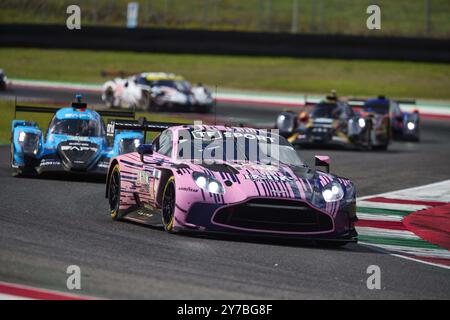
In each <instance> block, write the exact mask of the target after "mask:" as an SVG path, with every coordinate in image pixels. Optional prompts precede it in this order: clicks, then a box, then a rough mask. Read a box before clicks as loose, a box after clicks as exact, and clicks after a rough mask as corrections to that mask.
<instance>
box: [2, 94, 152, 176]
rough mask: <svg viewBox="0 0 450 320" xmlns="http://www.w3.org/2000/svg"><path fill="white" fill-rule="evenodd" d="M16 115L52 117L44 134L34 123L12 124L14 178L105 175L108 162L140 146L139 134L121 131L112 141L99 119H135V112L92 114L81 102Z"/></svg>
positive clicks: (26, 109) (20, 109)
mask: <svg viewBox="0 0 450 320" xmlns="http://www.w3.org/2000/svg"><path fill="white" fill-rule="evenodd" d="M15 111H16V113H17V112H38V113H54V116H53V117H52V119H51V121H50V123H49V125H48V129H47V131H45V132H44V131H43V130H42V129H41V128H39V126H38V124H37V123H36V122H34V121H26V120H13V121H12V129H11V168H12V170H13V175H21V174H26V175H29V174H31V175H33V174H42V173H47V172H72V173H89V174H100V175H105V174H106V171H107V168H108V165H109V160H110V159H111V158H112V157H115V156H117V155H120V154H124V153H129V152H134V151H135V150H136V147H137V146H138V145H139V144H141V143H142V142H143V139H144V136H143V133H142V132H141V131H132V130H123V131H121V132H119V133H117V134H115V135H114V136H113V137H112V138H110V137H109V136H108V135H107V130H106V127H105V123H104V121H103V118H102V116H108V117H124V118H134V112H116V111H108V110H104V111H94V110H92V109H89V108H87V105H86V103H83V102H81V96H80V95H77V102H73V103H72V105H71V106H70V107H67V108H62V109H56V108H51V107H31V106H16V109H15Z"/></svg>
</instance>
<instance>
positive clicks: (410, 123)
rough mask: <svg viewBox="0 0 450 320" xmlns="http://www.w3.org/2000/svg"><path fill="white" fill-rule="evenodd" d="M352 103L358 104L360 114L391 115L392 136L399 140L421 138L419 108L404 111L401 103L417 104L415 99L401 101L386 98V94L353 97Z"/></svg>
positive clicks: (416, 139)
mask: <svg viewBox="0 0 450 320" xmlns="http://www.w3.org/2000/svg"><path fill="white" fill-rule="evenodd" d="M349 103H350V105H352V106H356V107H357V108H358V109H359V111H358V112H359V113H360V114H368V113H372V114H375V115H381V116H389V118H390V120H391V130H392V137H393V138H394V139H398V140H410V141H419V140H420V115H419V111H418V110H417V109H413V111H412V112H406V111H403V110H402V109H401V108H400V104H409V105H415V104H416V102H415V101H410V100H408V101H400V100H392V99H386V98H385V97H384V96H379V97H377V98H373V99H368V100H362V99H352V100H350V101H349Z"/></svg>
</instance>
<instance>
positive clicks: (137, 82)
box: [102, 72, 214, 112]
mask: <svg viewBox="0 0 450 320" xmlns="http://www.w3.org/2000/svg"><path fill="white" fill-rule="evenodd" d="M102 100H103V101H104V102H105V103H106V105H107V106H108V107H111V108H136V109H138V110H153V111H175V110H180V111H195V112H209V111H210V109H211V107H212V105H213V102H214V99H213V97H212V95H211V92H210V91H209V90H208V89H207V88H206V87H204V86H203V85H202V84H198V85H197V86H191V84H190V83H189V82H188V81H186V80H184V79H183V77H181V76H178V75H175V74H173V73H164V72H144V73H140V74H137V75H133V76H130V77H128V78H126V79H124V78H115V79H114V80H110V81H107V82H106V83H105V84H104V85H103V91H102Z"/></svg>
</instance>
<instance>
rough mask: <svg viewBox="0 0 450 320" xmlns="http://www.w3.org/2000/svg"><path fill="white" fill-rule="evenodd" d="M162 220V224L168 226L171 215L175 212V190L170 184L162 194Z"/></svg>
mask: <svg viewBox="0 0 450 320" xmlns="http://www.w3.org/2000/svg"><path fill="white" fill-rule="evenodd" d="M162 209H163V212H162V213H163V219H164V224H165V225H168V224H169V223H170V221H171V220H172V217H173V213H174V210H175V188H174V185H173V183H172V182H170V183H169V185H168V186H167V189H166V192H164V201H163V208H162Z"/></svg>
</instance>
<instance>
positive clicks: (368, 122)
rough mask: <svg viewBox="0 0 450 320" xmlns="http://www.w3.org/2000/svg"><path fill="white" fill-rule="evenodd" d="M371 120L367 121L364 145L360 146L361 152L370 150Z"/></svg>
mask: <svg viewBox="0 0 450 320" xmlns="http://www.w3.org/2000/svg"><path fill="white" fill-rule="evenodd" d="M372 147H373V146H372V120H371V119H369V120H368V121H367V129H366V144H365V145H364V146H362V149H363V150H368V151H370V150H372Z"/></svg>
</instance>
